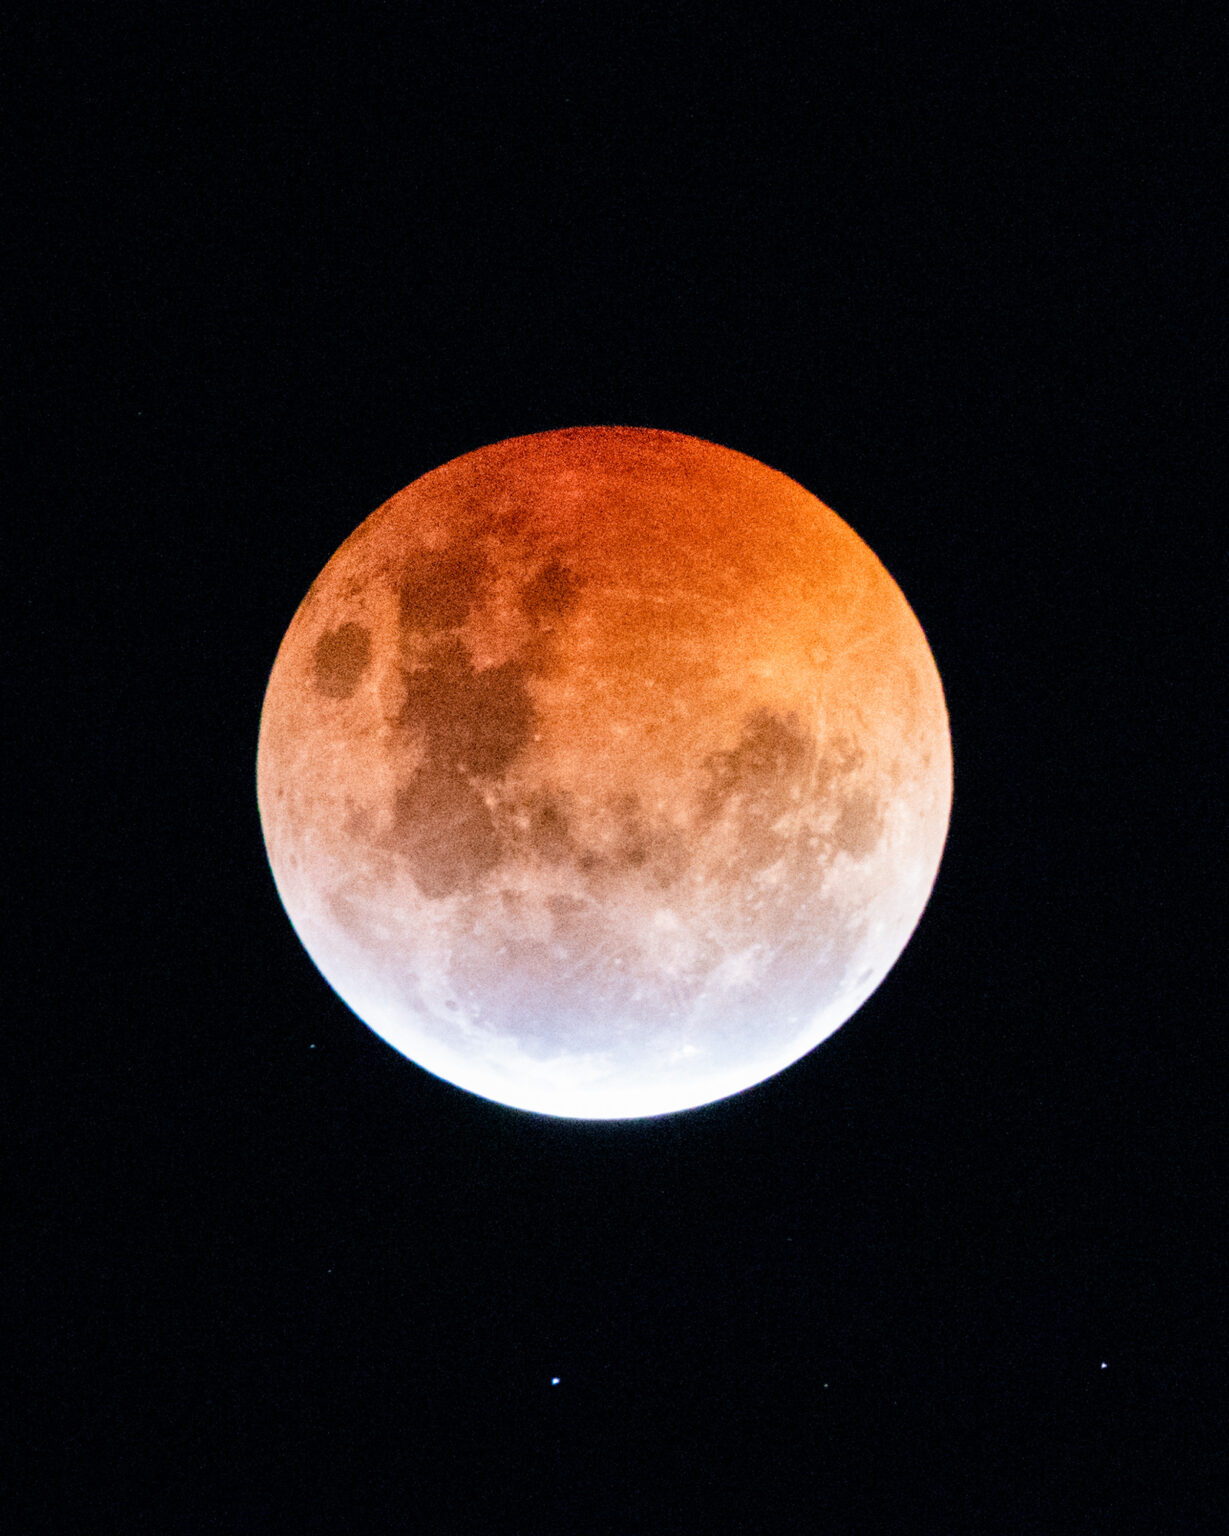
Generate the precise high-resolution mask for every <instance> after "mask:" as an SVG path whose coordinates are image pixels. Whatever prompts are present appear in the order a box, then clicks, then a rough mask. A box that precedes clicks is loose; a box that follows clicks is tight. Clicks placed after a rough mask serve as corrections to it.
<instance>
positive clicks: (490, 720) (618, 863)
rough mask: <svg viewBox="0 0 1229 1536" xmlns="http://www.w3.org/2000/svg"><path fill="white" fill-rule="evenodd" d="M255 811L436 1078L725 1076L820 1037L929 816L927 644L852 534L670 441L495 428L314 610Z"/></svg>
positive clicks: (932, 766) (334, 567) (877, 946)
mask: <svg viewBox="0 0 1229 1536" xmlns="http://www.w3.org/2000/svg"><path fill="white" fill-rule="evenodd" d="M257 791H258V799H259V804H260V815H261V821H262V825H263V829H264V835H265V841H266V846H267V848H268V853H269V859H270V863H271V865H272V868H273V875H274V879H275V880H276V882H277V888H278V891H279V893H280V895H281V899H282V901H283V903H284V905H285V907H286V911H287V913H288V914H289V916H290V920H291V922H292V923H293V924H294V927H295V930H296V931H297V933H298V935H299V937H300V938H301V940H302V941H303V944H304V945H305V947H306V949H307V951H308V953H309V954H310V956H311V957H312V959H313V960H314V961H315V963H316V965H317V966H318V967H319V968H320V970H321V971H322V972H323V974H324V976H325V977H326V978H327V980H328V981H329V983H330V984H331V986H332V987H333V988H334V989H335V991H336V992H337V993H338V994H339V995H340V996H341V998H342V999H343V1000H344V1001H345V1002H346V1003H347V1004H349V1006H350V1007H351V1008H352V1009H353V1010H354V1012H355V1013H357V1014H358V1016H359V1017H360V1018H361V1019H362V1020H364V1022H365V1023H367V1024H368V1025H369V1026H370V1027H371V1028H372V1029H373V1030H375V1031H376V1032H377V1033H378V1034H380V1035H382V1036H383V1037H384V1039H385V1040H387V1041H388V1042H389V1043H390V1044H391V1045H393V1046H394V1047H395V1048H396V1049H397V1050H398V1051H400V1052H402V1053H403V1054H404V1055H406V1056H408V1057H410V1058H411V1059H412V1060H413V1061H415V1062H417V1063H418V1064H419V1065H421V1066H422V1067H424V1068H426V1069H427V1070H428V1071H430V1072H432V1073H435V1074H436V1075H437V1076H439V1077H442V1078H445V1079H447V1080H448V1081H449V1082H451V1083H455V1084H457V1085H459V1086H460V1087H462V1088H465V1089H468V1090H470V1091H471V1092H474V1093H477V1094H481V1095H483V1096H485V1097H486V1098H489V1099H494V1100H497V1101H499V1102H501V1103H504V1104H509V1105H514V1106H517V1107H519V1108H523V1109H529V1110H536V1111H539V1112H541V1113H544V1114H550V1115H562V1116H572V1117H582V1118H596V1119H612V1118H621V1117H630V1116H640V1115H656V1114H663V1113H666V1112H669V1111H672V1110H680V1109H685V1108H688V1107H691V1106H694V1105H698V1104H705V1103H708V1102H710V1101H712V1100H714V1099H720V1098H723V1097H725V1096H727V1095H729V1094H732V1093H736V1092H738V1091H740V1090H741V1089H744V1088H747V1087H749V1086H751V1085H752V1084H753V1083H757V1082H760V1081H762V1080H763V1079H764V1078H766V1077H769V1076H771V1075H772V1074H773V1073H776V1072H779V1071H781V1070H782V1069H783V1068H785V1067H787V1066H789V1064H790V1063H791V1062H794V1061H796V1060H797V1059H798V1058H799V1057H800V1056H802V1055H804V1054H805V1053H806V1052H807V1051H810V1050H811V1049H812V1048H813V1047H814V1046H816V1045H817V1044H818V1043H819V1042H820V1041H821V1040H823V1039H824V1038H825V1037H826V1036H828V1035H830V1034H831V1033H832V1032H833V1031H834V1030H835V1029H837V1028H839V1026H840V1025H841V1024H843V1023H844V1022H845V1020H846V1019H848V1018H849V1016H850V1015H851V1014H852V1013H853V1012H854V1011H855V1010H856V1009H857V1008H859V1007H860V1006H861V1004H862V1003H863V1002H864V1001H865V1000H866V998H867V997H868V996H869V995H870V994H871V993H872V992H873V991H874V990H875V988H876V987H877V986H878V985H879V983H880V982H881V981H882V980H883V978H884V976H885V975H886V974H887V972H888V970H889V969H890V968H891V966H892V965H893V963H894V962H895V960H896V959H897V957H898V956H899V954H900V952H901V950H902V949H903V948H904V946H905V944H906V943H907V942H908V939H909V936H910V934H911V933H912V932H913V930H914V928H915V927H916V925H917V922H918V919H919V917H920V916H921V913H922V909H923V907H924V906H925V904H926V901H927V899H928V897H929V894H930V891H931V888H932V886H933V884H934V880H935V876H936V873H937V871H938V867H939V860H940V857H941V855H942V850H943V843H944V839H945V837H946V835H947V824H948V815H949V811H950V807H951V791H952V761H951V743H950V737H949V732H948V722H947V712H946V709H945V706H944V701H943V690H942V687H941V684H940V681H939V674H938V671H937V669H936V667H935V663H934V659H933V657H932V656H931V653H930V648H929V646H928V645H927V643H926V637H925V636H924V634H923V633H922V629H921V626H920V625H919V623H918V621H917V619H916V618H915V617H914V614H913V612H912V610H911V609H910V607H909V604H908V603H907V602H906V601H905V598H904V596H903V595H902V593H901V591H900V589H899V588H898V587H897V585H896V583H895V582H894V581H893V580H892V578H891V577H890V576H889V575H888V573H887V571H886V570H885V569H884V568H883V566H882V565H881V564H880V563H879V561H878V559H876V557H875V555H874V554H873V553H872V552H871V550H870V549H868V548H867V546H866V545H865V544H864V543H863V542H862V540H861V539H860V538H859V537H858V536H857V534H856V533H854V532H853V530H852V529H851V528H850V527H849V526H848V525H847V524H846V523H844V522H842V520H841V519H840V518H839V517H838V516H837V515H836V514H835V513H834V512H832V511H830V510H829V509H828V508H827V507H826V506H824V505H823V504H822V503H821V502H819V501H817V500H816V498H815V497H814V496H812V495H811V494H810V493H809V492H807V491H806V490H804V489H803V488H802V487H801V486H800V485H798V484H796V483H795V482H794V481H792V480H790V479H789V478H787V477H786V476H785V475H783V474H780V473H778V472H777V471H775V470H772V469H769V468H767V467H766V466H765V465H763V464H761V463H758V462H757V461H756V460H754V459H751V458H748V457H746V456H745V455H743V454H741V453H736V452H734V451H732V450H730V449H728V448H721V447H718V446H716V445H715V444H713V443H708V442H702V441H700V440H698V439H696V438H692V437H685V436H682V435H680V434H678V433H674V432H657V431H648V430H645V429H641V428H631V427H583V428H576V429H574V430H569V431H560V432H543V433H538V434H535V435H533V436H529V437H518V438H512V439H510V440H509V441H507V442H501V443H495V444H492V445H491V446H490V447H486V448H481V449H479V450H477V451H476V452H474V453H467V454H464V455H463V456H462V457H461V458H459V459H454V460H453V461H452V462H451V463H449V464H445V465H443V466H442V468H440V469H436V470H433V471H432V472H431V473H430V474H427V475H424V476H423V477H422V478H421V479H419V480H416V481H414V483H413V484H412V485H409V486H407V487H406V489H405V490H403V491H401V492H400V493H399V494H397V495H396V496H394V497H393V498H392V499H391V500H390V501H387V502H385V504H384V505H383V506H382V507H380V508H379V509H378V510H377V511H375V512H373V513H372V514H371V516H370V517H369V518H367V520H366V521H365V522H364V523H363V524H362V525H361V526H360V527H359V528H358V529H357V530H356V531H355V533H353V534H352V535H351V537H350V538H348V539H347V540H346V542H345V543H344V544H343V545H342V546H341V548H340V549H339V550H338V551H337V553H336V554H335V555H334V556H333V558H332V559H331V560H330V561H329V563H328V564H327V565H326V566H325V568H324V570H323V571H322V572H321V574H320V576H319V577H318V578H317V580H316V581H315V582H314V583H313V585H312V587H311V590H310V591H309V592H308V594H307V596H306V597H305V598H304V600H303V603H302V605H301V606H300V608H299V610H298V612H297V613H296V614H295V616H294V619H293V620H292V622H291V625H290V628H289V630H288V631H287V633H286V636H285V639H284V640H283V642H282V645H281V648H280V650H279V651H278V654H277V659H276V661H275V663H274V666H273V672H272V676H271V678H270V681H269V687H268V692H267V694H266V696H265V701H264V708H263V711H262V714H261V721H260V744H259V751H258V757H257Z"/></svg>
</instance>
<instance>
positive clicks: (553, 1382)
mask: <svg viewBox="0 0 1229 1536" xmlns="http://www.w3.org/2000/svg"><path fill="white" fill-rule="evenodd" d="M550 1384H551V1386H552V1387H557V1386H558V1385H559V1378H558V1376H552V1377H551V1379H550Z"/></svg>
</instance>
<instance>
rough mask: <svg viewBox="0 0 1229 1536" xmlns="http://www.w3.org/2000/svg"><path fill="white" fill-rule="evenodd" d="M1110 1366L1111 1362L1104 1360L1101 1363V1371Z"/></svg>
mask: <svg viewBox="0 0 1229 1536" xmlns="http://www.w3.org/2000/svg"><path fill="white" fill-rule="evenodd" d="M1108 1364H1109V1361H1108V1360H1102V1362H1101V1369H1102V1370H1104V1369H1105V1367H1106V1366H1107V1365H1108Z"/></svg>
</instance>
